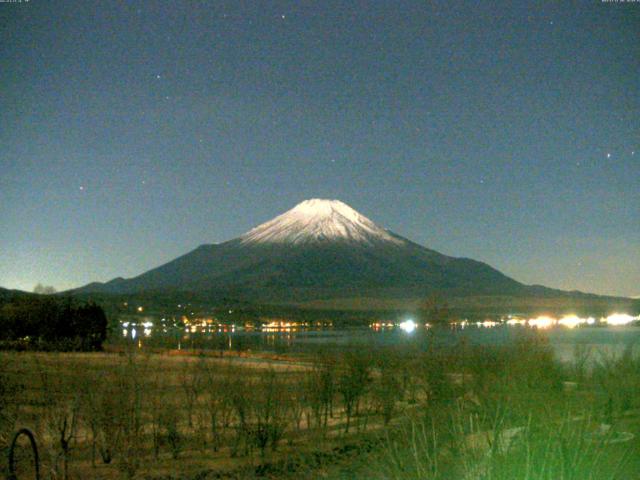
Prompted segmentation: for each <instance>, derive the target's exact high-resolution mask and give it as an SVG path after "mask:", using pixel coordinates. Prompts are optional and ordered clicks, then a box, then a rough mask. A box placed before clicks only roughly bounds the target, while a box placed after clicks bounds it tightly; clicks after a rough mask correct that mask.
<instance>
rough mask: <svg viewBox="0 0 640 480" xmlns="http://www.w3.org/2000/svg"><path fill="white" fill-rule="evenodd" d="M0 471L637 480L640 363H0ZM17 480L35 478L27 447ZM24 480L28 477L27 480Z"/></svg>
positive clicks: (87, 359) (379, 359)
mask: <svg viewBox="0 0 640 480" xmlns="http://www.w3.org/2000/svg"><path fill="white" fill-rule="evenodd" d="M0 364H1V365H2V366H3V367H2V370H1V373H0V449H2V452H1V453H2V460H1V461H2V463H1V464H0V468H2V469H3V471H5V470H6V468H7V465H6V464H7V461H6V458H7V453H8V452H7V450H8V448H7V447H8V444H9V442H10V440H11V435H12V432H14V431H15V430H16V429H17V428H20V427H27V428H29V429H31V430H32V431H33V432H34V433H35V435H36V439H37V442H38V445H39V449H40V470H41V478H45V479H91V478H96V479H112V478H113V479H115V478H125V479H133V478H140V479H146V478H148V479H152V478H153V479H170V478H171V479H177V478H184V479H200V480H204V479H213V478H345V479H346V478H379V479H386V478H392V479H505V480H506V479H523V480H524V479H530V480H533V479H548V480H552V479H554V480H555V479H576V480H577V479H589V478H591V479H597V480H599V479H617V478H619V479H628V478H640V395H639V394H638V392H640V356H638V355H637V354H635V353H634V351H633V350H632V349H628V350H627V351H626V352H625V353H624V354H622V355H618V356H607V357H605V356H602V355H595V354H594V353H593V352H591V351H590V350H588V348H586V347H578V348H576V351H575V352H574V358H573V361H572V362H570V363H569V364H560V363H559V362H557V360H556V359H555V358H554V356H553V354H552V352H551V349H550V348H549V346H548V345H547V343H546V342H545V340H544V338H543V337H541V336H537V335H529V336H527V338H526V339H524V338H523V339H522V340H519V341H515V342H513V343H512V344H510V345H505V346H498V347H486V346H483V347H480V346H472V345H467V344H464V343H461V344H459V345H457V346H455V347H447V348H446V349H445V348H437V347H435V346H434V345H432V344H430V343H429V341H428V339H425V342H424V343H423V344H420V343H419V342H418V343H416V345H415V346H412V347H407V346H404V347H403V349H402V350H400V349H397V348H389V347H376V348H375V349H374V348H364V347H362V346H360V347H358V348H355V347H354V348H348V347H345V348H344V349H342V350H340V351H339V352H335V351H333V352H332V353H330V354H329V353H326V354H322V353H317V352H316V353H314V354H313V355H309V356H307V357H304V358H284V359H283V358H280V359H276V360H273V359H265V358H261V357H255V358H218V357H216V356H214V355H205V354H199V355H197V354H194V355H190V356H185V355H179V356H178V355H170V354H169V352H167V353H166V354H158V353H154V354H146V353H141V352H137V351H135V350H132V351H130V352H122V353H119V354H118V353H85V354H81V353H77V354H75V353H26V352H24V353H11V352H3V353H0ZM16 458H17V460H16V466H17V473H18V478H19V479H23V478H33V473H32V470H33V465H32V460H31V459H32V456H31V454H30V450H29V448H28V446H27V443H26V442H25V441H24V440H21V441H20V442H19V443H18V447H17V449H16ZM29 475H31V476H29Z"/></svg>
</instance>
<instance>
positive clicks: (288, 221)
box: [240, 198, 404, 245]
mask: <svg viewBox="0 0 640 480" xmlns="http://www.w3.org/2000/svg"><path fill="white" fill-rule="evenodd" d="M240 240H241V241H242V243H245V244H246V243H290V244H302V243H309V242H317V241H322V240H347V241H353V242H365V243H369V244H372V243H378V242H392V243H395V244H398V245H402V244H404V241H403V240H402V239H400V238H398V237H396V236H394V235H392V234H390V233H389V232H388V231H387V230H385V229H384V228H382V227H379V226H378V225H376V224H375V223H373V222H372V221H371V220H369V219H368V218H367V217H365V216H364V215H361V214H360V213H358V212H356V211H355V210H354V209H353V208H351V207H350V206H349V205H347V204H345V203H342V202H341V201H339V200H325V199H321V198H313V199H311V200H305V201H304V202H302V203H299V204H298V205H296V206H295V207H293V208H292V209H291V210H289V211H287V212H285V213H283V214H282V215H279V216H277V217H275V218H274V219H273V220H270V221H268V222H266V223H263V224H262V225H258V226H257V227H255V228H253V229H251V230H249V231H248V232H247V233H245V234H244V235H242V236H241V237H240Z"/></svg>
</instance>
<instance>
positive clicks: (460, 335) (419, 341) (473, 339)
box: [122, 324, 640, 360]
mask: <svg viewBox="0 0 640 480" xmlns="http://www.w3.org/2000/svg"><path fill="white" fill-rule="evenodd" d="M130 333H131V330H129V335H127V338H126V339H125V338H123V339H122V340H123V341H127V342H135V343H137V344H138V345H139V346H140V347H151V348H171V349H184V350H188V349H205V350H219V351H228V350H233V351H247V350H249V351H268V352H275V353H286V352H292V353H293V352H313V351H319V350H336V349H337V350H341V349H346V348H351V347H358V348H363V347H364V348H367V347H370V348H374V347H381V346H387V347H396V348H403V347H406V348H408V349H410V348H419V349H426V348H429V347H430V346H434V345H435V346H442V347H446V346H448V345H451V346H453V345H455V344H457V343H458V342H460V341H465V342H467V343H468V344H471V345H503V344H508V343H511V342H514V341H516V340H518V339H522V338H527V337H531V336H534V335H538V334H541V335H543V336H544V337H545V338H546V339H548V341H549V344H550V345H551V346H552V347H553V349H554V351H555V352H556V354H557V355H558V357H559V358H560V359H561V360H570V359H571V358H572V357H573V354H574V351H575V349H576V345H586V346H588V347H592V349H593V350H594V353H595V355H596V356H597V355H598V354H600V353H598V352H601V354H605V355H607V354H620V353H622V352H623V351H624V349H625V348H627V346H628V345H638V346H639V348H640V326H637V325H618V326H603V325H601V326H580V327H577V328H566V327H561V326H556V327H552V328H547V329H538V328H532V327H528V326H522V325H506V324H500V325H496V326H492V327H491V328H485V327H482V326H476V325H469V326H466V327H465V328H461V327H460V326H458V327H432V328H424V327H422V326H419V327H418V328H416V329H415V330H413V331H405V330H403V329H401V328H397V327H396V328H389V329H385V328H382V329H373V328H370V327H366V326H364V327H354V328H340V329H337V328H335V329H334V328H325V329H320V330H313V329H300V330H296V329H286V330H281V331H245V330H240V329H238V330H235V329H233V330H232V329H231V328H229V329H227V331H215V332H207V333H202V332H195V333H185V332H184V331H183V330H169V331H167V332H166V333H154V334H149V335H145V334H144V330H141V334H137V333H136V335H135V336H134V338H131V337H132V336H131V335H130Z"/></svg>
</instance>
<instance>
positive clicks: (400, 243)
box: [74, 199, 591, 302]
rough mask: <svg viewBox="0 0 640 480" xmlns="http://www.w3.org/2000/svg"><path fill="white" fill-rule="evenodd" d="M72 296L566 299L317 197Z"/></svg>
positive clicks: (273, 299) (279, 299) (282, 299)
mask: <svg viewBox="0 0 640 480" xmlns="http://www.w3.org/2000/svg"><path fill="white" fill-rule="evenodd" d="M74 292H77V293H87V292H89V293H90V292H96V293H117V294H131V293H142V292H147V293H148V292H157V293H167V292H193V293H200V294H205V295H207V294H211V295H232V296H235V297H237V298H248V299H252V300H258V301H266V302H296V301H313V300H328V299H332V298H341V297H342V298H344V297H366V296H369V297H376V296H379V297H406V296H425V295H427V294H429V293H434V292H437V293H439V294H444V295H445V296H461V297H464V296H477V295H512V296H523V295H549V294H550V292H556V293H557V294H559V295H567V294H568V292H564V291H561V290H555V289H550V288H548V287H542V286H527V285H524V284H523V283H521V282H518V281H517V280H515V279H513V278H510V277H508V276H507V275H505V274H503V273H502V272H500V271H498V270H497V269H495V268H493V267H491V266H490V265H488V264H486V263H484V262H480V261H477V260H473V259H470V258H464V257H452V256H448V255H444V254H441V253H439V252H437V251H435V250H431V249H429V248H427V247H424V246H422V245H419V244H417V243H415V242H412V241H411V240H409V239H406V238H404V237H402V236H400V235H398V234H396V233H394V232H391V231H389V230H386V229H384V228H382V227H380V226H378V225H377V224H375V223H374V222H373V221H372V220H370V219H368V218H367V217H365V216H364V215H362V214H360V213H358V212H357V211H356V210H354V209H352V208H351V207H349V206H348V205H346V204H344V203H343V202H340V201H338V200H323V199H310V200H306V201H304V202H301V203H299V204H298V205H296V206H295V207H293V208H292V209H290V210H288V211H287V212H284V213H283V214H281V215H278V216H276V217H275V218H273V219H271V220H269V221H267V222H264V223H262V224H260V225H258V226H257V227H255V228H253V229H251V230H249V231H248V232H246V233H245V234H243V235H241V236H240V237H238V238H234V239H231V240H228V241H226V242H223V243H219V244H203V245H200V246H198V247H197V248H195V249H193V250H192V251H190V252H187V253H186V254H184V255H181V256H179V257H177V258H175V259H174V260H172V261H170V262H167V263H165V264H163V265H160V266H158V267H156V268H153V269H150V270H148V271H146V272H144V273H142V274H140V275H138V276H135V277H132V278H129V279H123V278H121V277H119V278H115V279H112V280H110V281H109V282H106V283H99V282H93V283H90V284H88V285H85V286H84V287H80V288H78V289H76V290H74ZM576 295H577V294H576ZM581 295H591V294H582V293H581Z"/></svg>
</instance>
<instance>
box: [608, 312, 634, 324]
mask: <svg viewBox="0 0 640 480" xmlns="http://www.w3.org/2000/svg"><path fill="white" fill-rule="evenodd" d="M603 320H604V322H606V323H607V324H608V325H626V324H627V323H631V322H633V321H634V320H640V315H638V316H637V317H632V316H631V315H628V314H626V313H613V314H611V315H609V316H608V317H607V318H605V319H603Z"/></svg>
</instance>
